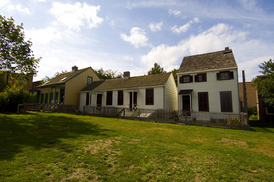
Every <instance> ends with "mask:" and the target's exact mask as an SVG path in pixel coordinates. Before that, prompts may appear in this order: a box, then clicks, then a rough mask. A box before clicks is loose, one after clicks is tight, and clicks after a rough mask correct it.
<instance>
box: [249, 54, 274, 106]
mask: <svg viewBox="0 0 274 182" xmlns="http://www.w3.org/2000/svg"><path fill="white" fill-rule="evenodd" d="M259 68H261V71H259V72H260V73H262V74H263V75H264V76H265V77H257V78H255V79H253V80H252V81H253V83H254V85H255V87H256V90H258V94H259V95H260V97H262V98H263V99H264V102H265V103H266V104H267V105H268V106H272V107H273V106H274V61H273V60H272V59H270V60H269V61H265V62H263V63H261V64H259Z"/></svg>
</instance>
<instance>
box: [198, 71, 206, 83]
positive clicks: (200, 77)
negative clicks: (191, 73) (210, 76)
mask: <svg viewBox="0 0 274 182" xmlns="http://www.w3.org/2000/svg"><path fill="white" fill-rule="evenodd" d="M206 80H207V79H206V73H200V74H197V75H195V82H206Z"/></svg>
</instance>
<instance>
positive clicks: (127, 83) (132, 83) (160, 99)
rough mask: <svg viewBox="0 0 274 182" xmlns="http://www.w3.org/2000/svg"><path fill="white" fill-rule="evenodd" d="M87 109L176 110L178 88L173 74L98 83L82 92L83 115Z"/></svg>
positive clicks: (126, 74) (126, 77)
mask: <svg viewBox="0 0 274 182" xmlns="http://www.w3.org/2000/svg"><path fill="white" fill-rule="evenodd" d="M84 106H96V107H116V108H127V109H129V110H136V109H151V110H158V109H164V110H171V111H174V110H177V109H178V105H177V88H176V84H175V81H174V78H173V75H172V73H162V74H153V75H144V76H135V77H130V72H124V77H123V78H118V79H109V80H105V81H95V82H92V83H91V84H89V85H88V86H86V87H85V88H84V89H82V90H81V91H80V111H83V107H84Z"/></svg>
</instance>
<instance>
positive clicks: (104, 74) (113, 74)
mask: <svg viewBox="0 0 274 182" xmlns="http://www.w3.org/2000/svg"><path fill="white" fill-rule="evenodd" d="M95 73H96V74H97V76H98V77H99V78H100V79H101V80H106V79H115V78H122V73H120V72H117V71H112V70H111V69H108V70H105V71H104V70H103V68H100V69H98V70H95Z"/></svg>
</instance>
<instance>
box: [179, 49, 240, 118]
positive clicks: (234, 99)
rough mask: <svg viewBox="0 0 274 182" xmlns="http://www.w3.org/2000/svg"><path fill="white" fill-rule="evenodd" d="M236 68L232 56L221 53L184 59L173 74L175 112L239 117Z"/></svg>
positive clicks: (227, 51) (224, 52)
mask: <svg viewBox="0 0 274 182" xmlns="http://www.w3.org/2000/svg"><path fill="white" fill-rule="evenodd" d="M237 70H238V67H237V64H236V61H235V58H234V55H233V52H232V50H231V49H229V48H228V47H227V48H225V50H222V51H217V52H211V53H206V54H199V55H193V56H188V57H184V59H183V61H182V63H181V66H180V68H179V70H178V72H177V76H178V110H179V115H180V114H182V112H183V111H191V112H200V113H204V115H200V117H201V116H202V118H199V120H209V119H210V118H209V117H210V115H209V114H207V113H226V114H227V113H230V114H239V113H240V102H239V89H238V71H237Z"/></svg>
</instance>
